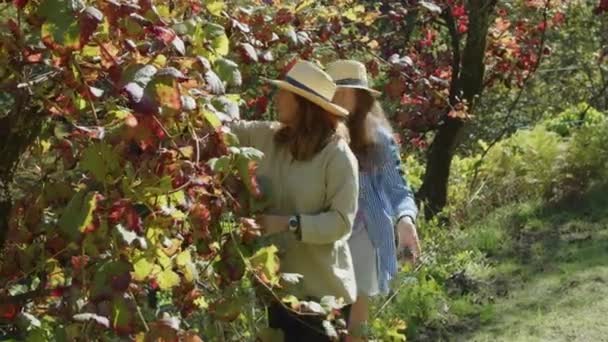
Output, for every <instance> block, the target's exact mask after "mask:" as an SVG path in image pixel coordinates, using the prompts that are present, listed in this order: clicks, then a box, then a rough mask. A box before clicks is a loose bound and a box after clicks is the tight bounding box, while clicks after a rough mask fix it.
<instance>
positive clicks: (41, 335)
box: [8, 329, 48, 342]
mask: <svg viewBox="0 0 608 342" xmlns="http://www.w3.org/2000/svg"><path fill="white" fill-rule="evenodd" d="M8 341H11V340H8ZM46 341H48V337H47V335H46V333H45V331H44V329H33V330H32V331H30V332H29V333H28V334H27V337H26V338H25V342H46Z"/></svg>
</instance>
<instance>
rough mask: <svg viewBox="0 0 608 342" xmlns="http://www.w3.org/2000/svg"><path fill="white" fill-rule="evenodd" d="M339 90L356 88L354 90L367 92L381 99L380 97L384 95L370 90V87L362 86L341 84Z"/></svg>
mask: <svg viewBox="0 0 608 342" xmlns="http://www.w3.org/2000/svg"><path fill="white" fill-rule="evenodd" d="M338 88H354V89H361V90H366V91H367V92H369V93H370V95H372V96H373V97H380V95H382V93H381V92H379V91H377V90H376V89H372V88H368V87H366V86H362V85H348V84H344V85H341V84H338Z"/></svg>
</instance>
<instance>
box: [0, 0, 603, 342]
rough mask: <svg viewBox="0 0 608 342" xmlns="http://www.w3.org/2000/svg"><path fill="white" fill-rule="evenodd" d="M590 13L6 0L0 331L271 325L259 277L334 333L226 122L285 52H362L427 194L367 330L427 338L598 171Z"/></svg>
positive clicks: (329, 309)
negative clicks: (287, 255) (282, 247)
mask: <svg viewBox="0 0 608 342" xmlns="http://www.w3.org/2000/svg"><path fill="white" fill-rule="evenodd" d="M606 10H608V4H606V2H605V1H600V2H599V4H598V3H596V2H584V1H557V0H555V1H540V0H539V1H536V0H525V1H490V2H480V1H466V2H462V1H451V0H445V1H436V2H432V1H400V2H388V1H382V2H363V1H361V2H355V1H347V0H341V1H327V2H325V1H316V2H315V1H300V2H289V1H286V2H276V1H275V2H273V1H259V2H258V1H231V2H224V1H203V2H199V1H169V2H164V1H138V2H135V3H134V2H126V1H124V2H121V1H84V2H83V1H64V0H43V1H32V0H30V1H26V0H15V1H9V2H6V3H3V4H1V5H0V11H2V13H3V14H2V23H1V26H0V47H1V49H0V75H1V77H0V89H2V92H0V103H1V104H2V106H0V107H1V108H0V152H1V153H0V156H1V158H2V160H1V161H0V165H1V166H0V171H1V172H0V175H1V178H0V185H1V189H2V194H1V196H2V197H1V198H0V200H1V201H0V210H2V211H1V215H2V216H3V220H2V226H1V227H0V228H1V229H0V232H2V241H3V251H2V261H1V263H0V274H1V278H0V288H1V289H2V290H0V303H2V304H0V319H1V321H2V324H3V325H2V331H3V333H4V334H5V337H7V338H13V339H16V340H23V339H26V340H32V341H39V340H50V339H53V340H69V341H73V340H77V339H88V338H89V337H87V336H95V339H99V340H119V339H136V340H159V339H162V340H176V339H178V338H182V339H185V340H193V341H195V340H201V339H202V340H211V341H215V340H225V341H231V340H243V339H245V340H253V339H254V338H255V336H256V335H257V336H258V338H260V339H261V340H263V341H272V340H275V339H276V338H277V335H276V332H274V331H272V330H268V329H264V326H265V312H264V309H263V305H262V302H263V301H265V300H268V298H269V297H272V296H277V297H278V298H279V299H286V300H287V301H286V302H287V305H289V306H290V307H291V308H292V309H294V310H297V311H303V312H318V313H323V314H325V315H327V317H328V322H329V321H331V322H332V324H331V325H327V327H328V330H329V331H331V332H332V333H334V334H339V333H342V332H343V322H339V320H338V321H336V320H335V317H334V315H333V312H334V310H333V308H334V306H335V303H334V302H333V301H332V300H331V299H330V298H326V299H324V300H323V301H322V302H321V303H320V304H319V303H310V302H305V301H300V300H298V299H297V298H295V297H292V296H289V295H288V293H289V288H290V286H292V284H291V283H293V282H294V277H293V275H292V276H290V275H281V274H280V273H279V262H278V260H277V256H276V252H277V251H276V249H274V248H273V247H271V246H266V245H265V244H264V242H263V239H259V237H258V236H257V231H256V229H255V228H256V227H255V224H254V223H252V221H251V220H249V219H248V217H250V216H251V215H252V214H253V213H254V212H255V211H256V210H259V208H260V206H262V205H263V196H261V194H260V193H259V190H258V188H257V184H256V183H255V179H254V177H253V174H254V169H255V167H254V165H255V161H256V160H257V159H259V158H260V157H261V156H260V154H259V153H258V152H257V151H254V150H251V149H247V148H241V147H239V146H238V142H237V141H236V139H235V137H234V136H233V135H231V134H230V132H229V131H227V130H226V129H225V128H224V127H222V125H221V122H222V121H223V120H225V119H227V118H230V117H239V116H240V117H242V118H248V119H261V118H263V119H268V118H270V117H271V116H272V108H271V106H269V96H270V95H271V89H270V88H269V87H267V86H266V85H265V84H264V83H263V82H262V81H261V79H260V76H262V75H264V76H267V77H281V76H282V75H283V74H284V73H285V72H286V71H287V70H288V69H289V67H290V65H292V64H293V63H294V61H295V60H296V59H297V58H304V59H311V60H314V61H317V62H319V63H325V62H327V61H330V60H333V59H336V58H357V59H359V60H362V61H364V62H366V64H367V66H368V69H369V71H370V73H371V74H372V75H373V76H374V80H375V83H376V86H377V87H378V88H379V89H383V90H384V93H385V96H384V97H383V99H382V101H383V104H384V106H385V108H386V109H387V113H389V115H390V117H391V120H392V122H393V123H394V125H395V127H396V131H397V135H398V138H400V141H401V142H402V146H403V151H404V160H405V161H406V168H407V169H406V171H407V174H408V181H409V182H410V183H411V184H412V185H413V186H414V187H415V189H418V190H420V191H419V192H418V195H419V196H418V197H419V199H421V200H423V202H424V208H426V209H427V210H426V213H425V217H422V218H421V219H420V228H419V229H420V231H421V233H422V235H423V239H424V250H425V257H424V258H423V262H422V266H421V267H419V268H416V269H415V270H410V269H407V268H406V269H404V271H403V273H402V275H401V276H400V279H399V281H398V282H397V284H396V287H395V288H396V292H395V295H394V296H390V297H389V298H383V299H382V300H381V301H380V302H379V303H377V306H376V310H375V312H376V313H375V318H376V319H374V320H373V321H372V322H371V332H372V334H374V335H375V336H376V337H377V338H379V339H380V340H393V339H395V340H403V339H404V338H405V335H407V337H408V338H410V339H419V340H424V339H427V340H437V339H441V338H448V337H449V336H450V334H453V333H455V332H458V331H461V330H463V329H464V330H466V329H467V328H465V327H469V328H471V327H474V326H475V325H476V324H479V322H482V323H483V322H487V321H490V320H491V318H492V306H491V305H489V304H490V302H491V301H492V300H493V299H492V298H494V297H496V296H498V294H497V293H494V292H493V291H495V292H496V291H497V292H500V290H496V288H499V286H498V287H497V286H496V283H497V282H499V281H500V279H501V277H500V270H501V269H500V267H498V263H499V260H503V259H501V258H510V257H513V256H518V255H519V253H522V255H532V256H534V255H537V256H538V255H542V253H541V251H540V249H542V248H541V247H542V246H541V245H540V244H539V243H538V241H536V240H535V238H536V237H537V236H538V234H541V233H543V232H544V233H546V231H544V230H543V229H544V227H543V223H542V221H541V223H538V222H539V220H541V218H540V217H541V216H542V215H540V214H538V211H539V210H540V209H538V208H540V207H543V206H545V205H558V204H559V203H563V202H564V201H566V202H567V201H570V202H572V201H577V200H580V199H581V198H586V197H585V196H586V194H587V193H588V191H592V190H593V189H595V188H597V187H599V186H601V185H602V182H604V180H605V176H606V174H605V170H606V163H607V162H608V156H607V155H606V151H608V142H607V141H606V139H605V134H603V132H605V130H606V128H607V127H606V122H607V121H606V112H607V107H608V103H607V102H606V98H608V97H607V96H606V91H607V88H608V78H607V75H608V74H607V73H608V67H607V64H606V60H607V53H606V52H607V51H608V50H606V48H607V47H608V45H607V42H608V36H606V32H608V29H607V28H608V19H607V18H606V17H607V15H606V14H605V11H606ZM437 161H440V162H437ZM446 161H447V164H446V163H445V162H446ZM448 179H449V181H450V182H449V187H448V186H447V184H448V183H447V180H448ZM437 185H439V186H437ZM442 192H443V195H442ZM531 203H532V204H531ZM567 203H568V202H567ZM429 208H430V209H431V210H428V209H429ZM489 213H491V214H489ZM534 222H537V223H536V224H535V223H534ZM539 231H540V233H539ZM570 233H571V232H570ZM471 320H473V322H477V323H476V324H475V323H471Z"/></svg>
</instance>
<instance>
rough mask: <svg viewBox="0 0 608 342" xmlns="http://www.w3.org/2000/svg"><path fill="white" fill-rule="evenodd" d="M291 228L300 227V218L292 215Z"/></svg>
mask: <svg viewBox="0 0 608 342" xmlns="http://www.w3.org/2000/svg"><path fill="white" fill-rule="evenodd" d="M289 228H291V229H296V228H298V219H296V218H295V217H290V218H289Z"/></svg>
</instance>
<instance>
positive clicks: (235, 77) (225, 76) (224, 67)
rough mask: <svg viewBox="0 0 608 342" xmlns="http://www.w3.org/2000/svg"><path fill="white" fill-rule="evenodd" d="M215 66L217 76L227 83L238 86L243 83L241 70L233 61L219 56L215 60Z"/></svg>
mask: <svg viewBox="0 0 608 342" xmlns="http://www.w3.org/2000/svg"><path fill="white" fill-rule="evenodd" d="M215 66H216V68H217V69H216V72H217V74H218V75H219V77H220V78H221V79H222V80H224V81H226V82H227V83H228V85H231V86H235V87H240V86H241V85H242V84H243V77H242V76H241V71H240V70H239V66H238V64H236V63H235V62H233V61H231V60H229V59H226V58H219V59H218V60H216V61H215Z"/></svg>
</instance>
